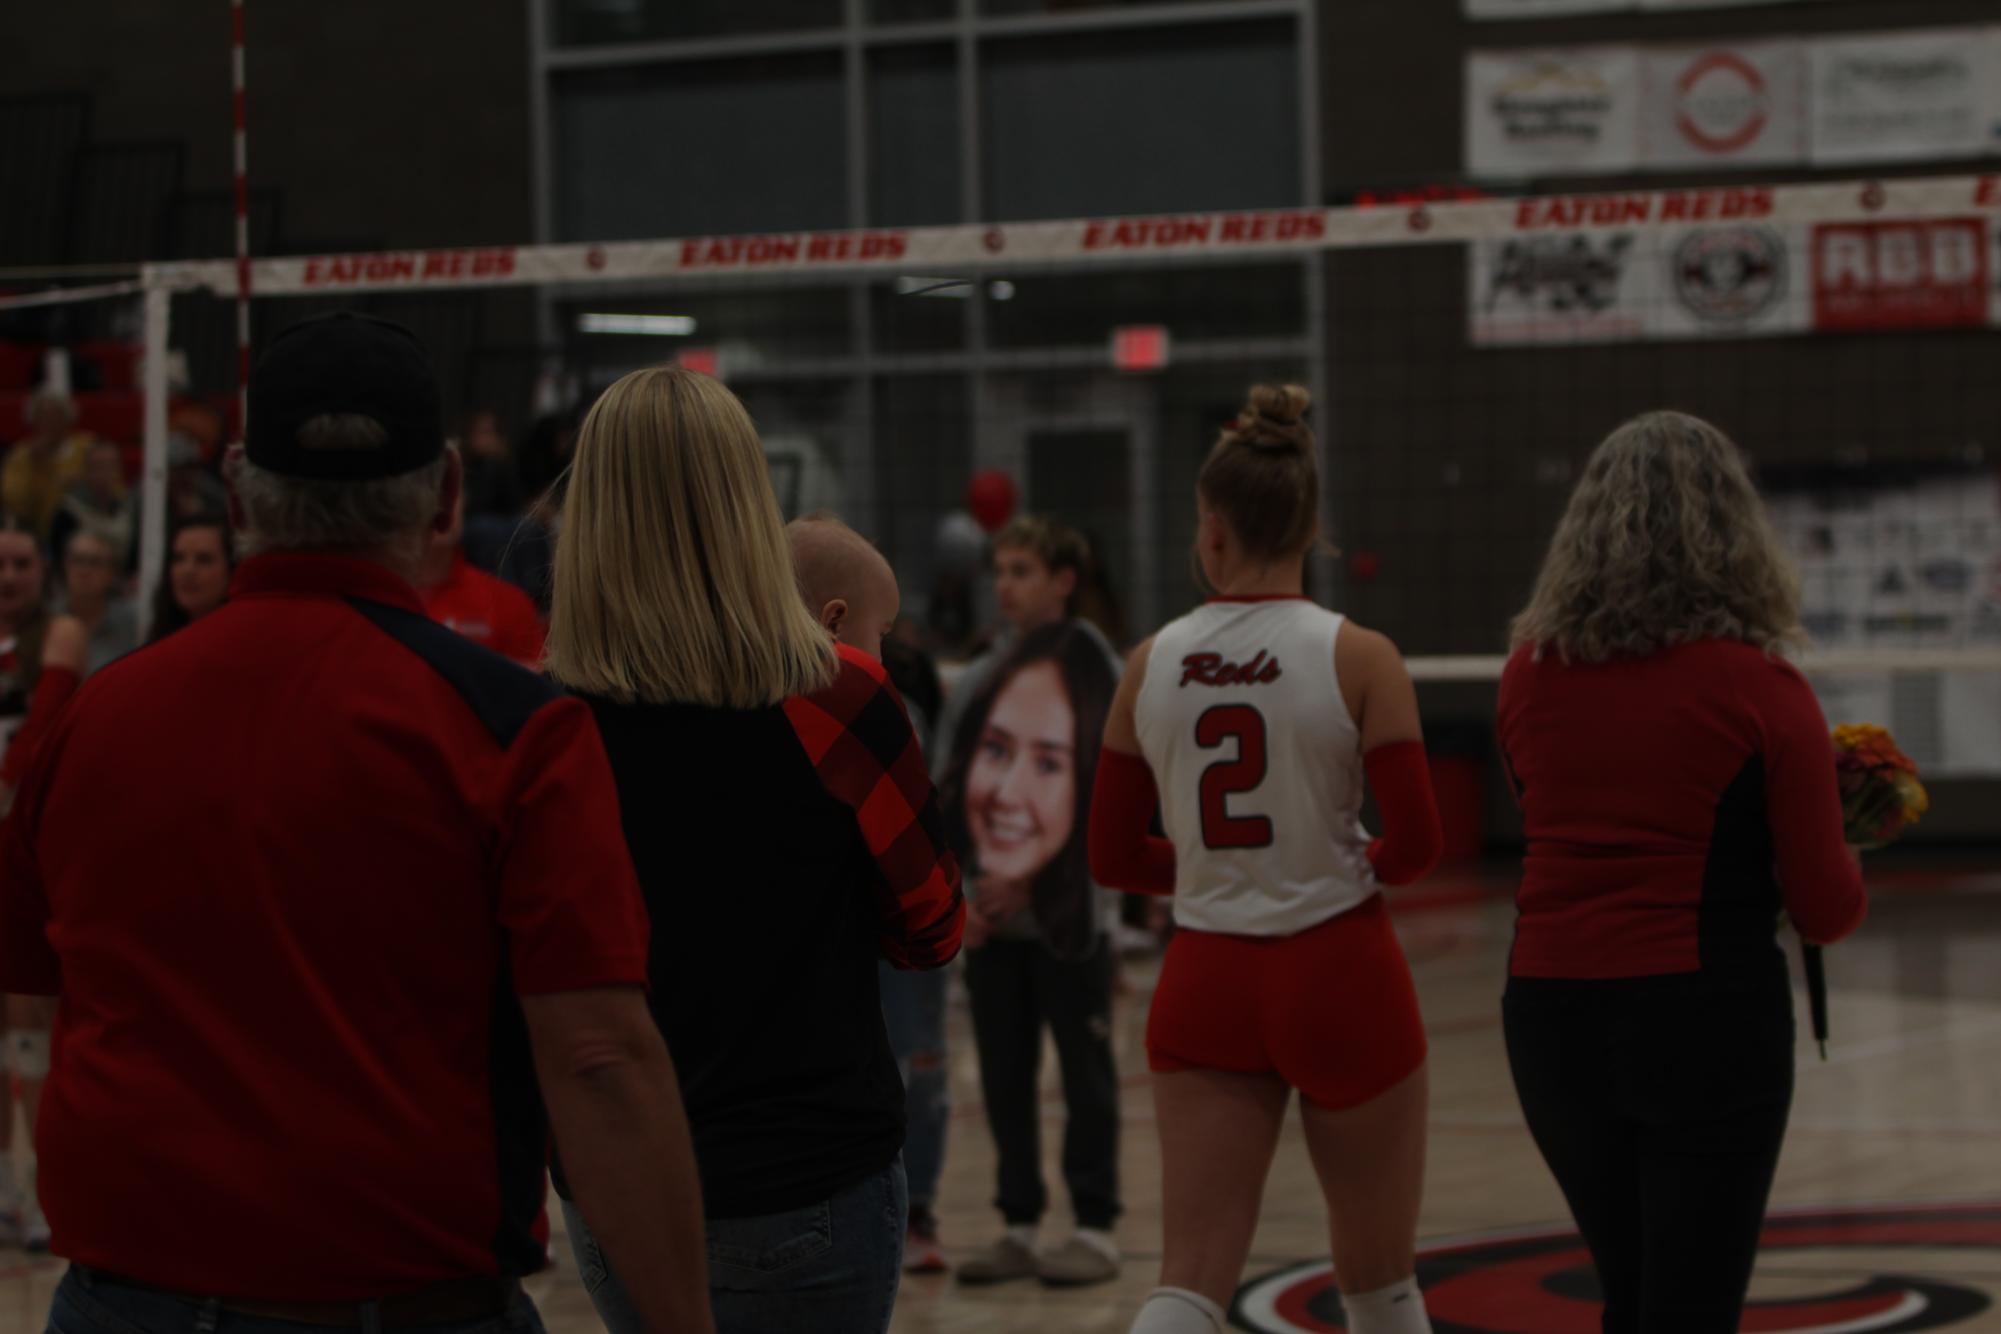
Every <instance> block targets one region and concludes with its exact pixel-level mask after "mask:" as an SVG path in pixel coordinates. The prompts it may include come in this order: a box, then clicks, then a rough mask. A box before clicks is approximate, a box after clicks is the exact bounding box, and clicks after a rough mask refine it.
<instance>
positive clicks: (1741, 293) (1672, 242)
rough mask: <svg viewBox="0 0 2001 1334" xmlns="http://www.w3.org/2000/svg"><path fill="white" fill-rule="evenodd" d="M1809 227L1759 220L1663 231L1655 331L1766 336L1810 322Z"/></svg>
mask: <svg viewBox="0 0 2001 1334" xmlns="http://www.w3.org/2000/svg"><path fill="white" fill-rule="evenodd" d="M1805 235H1806V229H1805V228H1803V227H1773V226H1769V225H1765V224H1761V223H1754V224H1750V225H1746V226H1738V227H1689V228H1685V229H1683V230H1681V231H1679V232H1668V233H1665V234H1664V236H1663V242H1664V244H1663V245H1662V246H1661V248H1660V252H1659V262H1660V263H1661V265H1662V266H1663V270H1664V271H1663V273H1662V276H1661V283H1660V288H1661V300H1660V302H1659V305H1658V306H1657V308H1656V309H1655V310H1654V312H1653V319H1652V321H1651V323H1650V325H1649V327H1648V332H1649V334H1650V335H1651V336H1652V337H1655V338H1764V337H1774V336H1777V335H1781V334H1792V333H1801V332H1804V331H1805V330H1806V329H1807V327H1808V325H1809V323H1810V316H1809V311H1810V309H1811V302H1810V301H1809V300H1808V292H1807V288H1808V284H1807V281H1806V275H1805V274H1803V273H1801V272H1799V271H1798V270H1799V264H1798V262H1797V258H1796V257H1797V256H1800V255H1804V254H1805V253H1806V246H1805V243H1804V242H1805Z"/></svg>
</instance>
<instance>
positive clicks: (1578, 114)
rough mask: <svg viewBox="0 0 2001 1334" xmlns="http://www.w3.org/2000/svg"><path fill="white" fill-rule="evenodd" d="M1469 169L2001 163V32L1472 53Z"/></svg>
mask: <svg viewBox="0 0 2001 1334" xmlns="http://www.w3.org/2000/svg"><path fill="white" fill-rule="evenodd" d="M1465 109H1466V132H1465V159H1466V167H1467V170H1468V172H1469V174H1470V175H1472V176H1473V177H1474V178H1476V179H1486V180H1495V181H1510V180H1532V179H1535V178H1537V177H1540V176H1550V175H1593V174H1596V175H1614V174H1621V173H1626V172H1631V171H1685V170H1688V169H1690V168H1708V167H1747V168H1748V167H1773V166H1796V165H1805V164H1808V163H1812V164H1813V165H1817V166H1837V165H1849V164H1860V163H1874V162H1911V161H1923V160H1927V159H1954V158H1968V157H1982V156H1996V155H2001V28H1996V27H1979V28H1974V27H1968V28H1935V29H1923V30H1919V31H1913V32H1901V33H1863V34H1853V35H1846V36H1840V37H1828V38H1814V39H1811V40H1807V39H1802V38H1798V37H1780V38H1772V39H1766V40H1759V41H1742V42H1710V43H1698V44H1675V45H1662V46H1645V47H1642V46H1631V47H1622V46H1582V47H1541V48H1531V49H1523V50H1516V51H1475V52H1471V53H1469V54H1468V55H1467V57H1466V65H1465Z"/></svg>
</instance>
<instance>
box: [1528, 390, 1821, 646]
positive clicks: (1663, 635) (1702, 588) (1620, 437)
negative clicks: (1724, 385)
mask: <svg viewBox="0 0 2001 1334" xmlns="http://www.w3.org/2000/svg"><path fill="white" fill-rule="evenodd" d="M1799 607H1800V589H1799V576H1798V575H1797V574H1796V573H1795V572H1794V570H1793V566H1792V562H1791V561H1790V560H1789V559H1788V558H1787V557H1786V553H1785V550H1784V549H1783V548H1782V547H1781V546H1780V544H1779V539H1778V535H1777V534H1776V533H1775V532H1774V531H1773V529H1772V523H1771V520H1770V518H1769V517H1768V516H1767V515H1766V513H1765V506H1764V502H1763V501H1761V500H1760V499H1759V498H1758V491H1757V488H1756V487H1755V486H1753V485H1752V482H1751V475H1750V473H1749V472H1748V471H1747V470H1746V469H1745V467H1744V460H1743V458H1742V457H1741V456H1740V455H1739V453H1738V451H1737V446H1736V445H1734V444H1732V443H1731V441H1730V438H1729V437H1728V436H1726V435H1724V434H1723V432H1721V431H1719V430H1717V429H1716V428H1715V427H1714V426H1712V425H1710V424H1709V423H1708V422H1706V421H1703V420H1702V419H1701V418H1699V417H1691V416H1688V415H1687V414H1685V413H1680V412H1649V413H1647V414H1645V415H1643V416H1639V417H1635V418H1633V420H1631V421H1629V422H1627V423H1626V424H1625V425H1624V426H1621V427H1620V428H1619V429H1618V430H1616V431H1614V432H1612V434H1611V435H1609V436H1607V437H1606V438H1605V441H1604V443H1603V444H1601V445H1599V446H1598V448H1597V450H1596V451H1594V452H1593V453H1592V455H1591V459H1590V461H1589V462H1588V463H1586V464H1585V465H1584V476H1583V478H1582V479H1581V480H1580V481H1579V482H1578V484H1577V489H1576V491H1574V492H1572V493H1571V497H1570V506H1569V508H1568V509H1566V510H1565V511H1564V514H1563V519H1562V521H1561V522H1560V523H1558V524H1557V528H1556V537H1555V538H1554V539H1553V540H1552V541H1551V542H1550V546H1549V555H1548V556H1547V557H1546V558H1545V559H1544V561H1543V565H1542V573H1541V575H1540V576H1539V577H1538V578H1537V580H1536V586H1535V594H1534V596H1533V597H1532V598H1530V600H1529V605H1528V606H1527V607H1526V608H1524V609H1523V611H1522V614H1521V615H1519V616H1517V617H1516V618H1515V623H1514V630H1513V637H1512V642H1513V645H1514V647H1517V648H1519V647H1520V646H1522V645H1523V644H1531V645H1534V646H1535V651H1536V652H1537V654H1538V655H1540V654H1541V653H1543V652H1544V651H1545V650H1548V649H1555V650H1556V652H1557V653H1558V655H1560V656H1561V657H1563V658H1564V659H1566V660H1574V661H1583V662H1605V661H1608V660H1610V659H1613V658H1640V657H1645V656H1647V655H1648V654H1652V653H1657V652H1659V651H1661V650H1662V649H1666V648H1672V647H1674V646H1675V645H1677V644H1686V643H1689V642H1691V641H1693V640H1698V639H1736V640H1742V641H1743V642H1745V643H1747V644H1754V645H1756V646H1757V647H1759V648H1761V649H1764V650H1766V651H1767V652H1771V651H1774V650H1777V649H1779V648H1782V647H1785V646H1788V645H1791V644H1796V643H1798V642H1799V641H1800V640H1801V639H1802V638H1803V637H1804V636H1803V635H1802V633H1801V630H1800V620H1799Z"/></svg>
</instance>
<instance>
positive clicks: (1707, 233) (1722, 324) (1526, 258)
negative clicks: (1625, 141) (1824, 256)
mask: <svg viewBox="0 0 2001 1334" xmlns="http://www.w3.org/2000/svg"><path fill="white" fill-rule="evenodd" d="M1802 236H1803V229H1801V228H1798V227H1791V226H1775V225H1772V224H1769V223H1760V222H1752V223H1742V224H1733V225H1726V226H1713V227H1676V228H1661V229H1657V230H1652V231H1644V232H1640V231H1635V232H1611V233H1601V234H1599V235H1596V236H1592V235H1587V234H1581V233H1573V234H1570V235H1567V236H1565V235H1556V236H1534V237H1522V238H1518V239H1513V240H1508V241H1498V242H1490V243H1487V244H1484V245H1480V246H1476V247H1475V248H1474V259H1473V262H1472V263H1471V264H1470V265H1469V266H1468V269H1469V275H1470V291H1469V293H1468V305H1469V310H1470V312H1471V318H1470V320H1469V330H1468V332H1469V335H1470V337H1471V339H1472V341H1473V342H1474V343H1475V344H1476V345H1482V346H1489V347H1493V346H1515V345H1523V344H1535V343H1579V342H1641V341H1648V340H1653V339H1692V338H1761V337H1772V336H1777V335H1781V334H1791V333H1800V332H1803V331H1804V330H1805V329H1806V328H1807V327H1808V323H1809V317H1808V309H1809V306H1808V299H1807V296H1808V284H1807V282H1806V279H1805V275H1804V274H1802V273H1800V272H1798V271H1797V264H1796V262H1795V258H1794V257H1795V256H1796V255H1798V254H1802V253H1804V245H1803V244H1802Z"/></svg>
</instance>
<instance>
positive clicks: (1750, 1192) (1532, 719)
mask: <svg viewBox="0 0 2001 1334" xmlns="http://www.w3.org/2000/svg"><path fill="white" fill-rule="evenodd" d="M1798 635H1799V584H1798V579H1797V576H1795V575H1794V573H1793V571H1792V569H1791V568H1790V566H1789V565H1788V564H1787V561H1786V557H1785V553H1784V552H1782V551H1781V550H1780V549H1779V544H1778V539H1777V537H1776V535H1774V533H1773V532H1772V528H1771V525H1770V523H1768V522H1767V521H1766V518H1765V511H1764V506H1763V504H1762V503H1761V502H1760V501H1759V499H1758V493H1757V491H1756V490H1754V489H1753V488H1752V485H1751V479H1750V477H1749V475H1748V474H1747V473H1746V472H1745V470H1744V464H1743V461H1742V460H1741V459H1740V458H1739V457H1738V455H1737V448H1736V446H1735V445H1733V444H1731V443H1730V441H1729V440H1728V439H1727V438H1725V436H1724V435H1723V433H1722V432H1721V431H1719V430H1717V429H1716V428H1715V427H1714V426H1711V425H1710V424H1709V423H1708V422H1705V421H1701V420H1698V419H1697V418H1694V417H1690V416H1686V415H1684V414H1682V413H1679V412H1654V413H1649V414H1647V415H1646V416H1644V417H1639V418H1635V419H1634V420H1633V421H1630V422H1628V423H1626V424H1625V425H1624V426H1622V427H1620V428H1619V429H1618V430H1616V431H1614V432H1613V433H1612V434H1611V436H1610V437H1609V438H1607V439H1606V441H1605V442H1604V443H1603V444H1602V445H1600V446H1599V447H1598V449H1597V451H1596V452H1595V453H1594V454H1592V456H1591V461H1590V462H1589V463H1587V464H1586V465H1585V468H1584V476H1583V479H1582V480H1581V481H1579V482H1578V484H1577V490H1576V492H1575V493H1574V494H1573V495H1572V496H1571V498H1570V507H1569V508H1568V509H1567V510H1566V511H1565V512H1564V515H1563V520H1562V522H1561V523H1559V524H1558V525H1557V529H1556V537H1555V539H1554V540H1553V541H1552V542H1551V543H1550V548H1549V556H1548V558H1547V559H1546V560H1545V561H1544V563H1543V567H1542V574H1541V576H1540V577H1539V578H1538V579H1537V581H1536V588H1535V595H1534V596H1533V598H1531V600H1530V602H1529V605H1528V607H1527V609H1525V610H1524V611H1523V612H1522V614H1521V615H1520V616H1519V617H1517V618H1516V620H1515V627H1514V643H1515V652H1514V656H1513V657H1511V658H1510V659H1509V660H1508V666H1507V670H1506V671H1505V672H1504V673H1503V674H1502V676H1501V698H1500V732H1501V748H1502V751H1503V754H1504V756H1505V758H1506V760H1507V763H1508V773H1509V777H1510V779H1511V780H1512V781H1513V783H1514V785H1515V791H1516V794H1517V796H1518V797H1519V799H1520V801H1521V807H1522V823H1523V827H1524V830H1525V832H1526V833H1527V835H1528V857H1527V860H1526V862H1525V864H1524V866H1523V868H1522V883H1521V890H1520V892H1519V893H1518V894H1517V896H1516V900H1515V901H1516V904H1517V905H1518V907H1519V908H1520V912H1521V917H1520V920H1519V922H1518V923H1517V925H1516V930H1515V943H1514V950H1513V956H1512V959H1511V960H1510V967H1509V973H1510V976H1509V979H1508V990H1507V995H1506V997H1505V999H1504V1000H1503V1002H1502V1012H1503V1015H1504V1018H1505V1027H1506V1032H1507V1040H1508V1061H1509V1064H1510V1065H1511V1066H1512V1067H1513V1070H1514V1076H1515V1089H1516V1091H1517V1092H1518V1093H1519V1094H1520V1095H1521V1100H1522V1110H1523V1112H1524V1113H1526V1115H1527V1117H1528V1123H1529V1131H1530V1133H1532V1134H1533V1135H1534V1136H1535V1141H1536V1146H1537V1147H1538V1148H1539V1149H1541V1150H1542V1155H1543V1157H1544V1159H1545V1160H1547V1161H1548V1163H1549V1166H1550V1170H1551V1171H1552V1172H1553V1173H1555V1175H1556V1180H1557V1184H1558V1185H1560V1186H1562V1187H1563V1193H1564V1196H1565V1197H1566V1198H1567V1199H1568V1200H1569V1201H1570V1209H1571V1212H1572V1213H1573V1214H1575V1215H1576V1217H1577V1226H1578V1228H1579V1230H1580V1231H1582V1232H1583V1234H1584V1240H1585V1241H1586V1243H1588V1244H1589V1246H1590V1248H1591V1258H1592V1261H1593V1262H1594V1263H1595V1264H1596V1266H1597V1268H1598V1276H1599V1279H1600V1281H1601V1285H1602V1286H1603V1288H1604V1292H1605V1318H1604V1328H1605V1330H1606V1334H1624V1332H1626V1331H1640V1330H1666V1329H1671V1330H1674V1331H1676V1334H1734V1331H1735V1330H1736V1329H1737V1326H1738V1319H1739V1317H1740V1315H1741V1314H1742V1311H1743V1306H1744V1295H1745V1291H1746V1289H1747V1288H1748V1287H1749V1285H1750V1281H1751V1265H1752V1261H1753V1260H1754V1259H1755V1258H1756V1255H1757V1251H1758V1234H1759V1232H1760V1231H1761V1230H1762V1229H1763V1226H1764V1219H1765V1197H1766V1195H1767V1193H1768V1192H1769V1191H1770V1189H1771V1185H1772V1172H1773V1169H1774V1168H1775V1167H1776V1166H1777V1165H1778V1159H1779V1145H1780V1143H1781V1141H1782V1140H1783V1139H1784V1138H1785V1131H1786V1114H1787V1111H1788V1109H1789V1108H1790V1107H1791V1105H1792V1092H1793V1014H1792V989H1791V987H1790V985H1789V984H1788V980H1787V977H1786V963H1785V956H1784V955H1783V954H1782V953H1781V952H1780V950H1779V947H1778V944H1777V941H1776V938H1775V932H1774V929H1773V928H1774V924H1775V923H1776V922H1777V921H1778V920H1779V914H1780V911H1781V909H1782V908H1783V910H1784V911H1785V912H1787V913H1789V914H1791V916H1792V919H1793V922H1794V923H1795V924H1796V925H1797V926H1798V928H1799V930H1800V932H1801V934H1802V935H1804V936H1806V937H1807V938H1808V939H1809V940H1816V941H1831V940H1836V939H1838V938H1840V937H1841V936H1844V935H1846V934H1847V933H1848V932H1850V931H1852V930H1854V928H1855V926H1856V925H1857V924H1858V923H1859V922H1860V921H1861V920H1862V914H1863V911H1864V899H1863V893H1862V882H1861V877H1860V875H1859V874H1858V872H1857V870H1856V865H1855V862H1854V860H1853V859H1852V858H1850V857H1849V856H1848V855H1846V852H1845V850H1844V848H1843V846H1842V828H1841V794H1840V790H1839V788H1838V787H1837V785H1836V781H1835V771H1834V748H1833V746H1832V744H1831V743H1830V741H1829V739H1828V732H1827V723H1826V721H1825V719H1823V718H1822V716H1821V712H1820V705H1819V703H1818V702H1817V701H1816V700H1815V699H1814V695H1813V690H1812V688H1811V687H1809V686H1808V685H1807V682H1806V678H1805V677H1803V676H1801V675H1800V674H1799V672H1798V671H1797V670H1795V669H1794V668H1793V667H1792V666H1791V665H1789V664H1788V663H1786V662H1785V661H1783V660H1782V659H1780V658H1779V657H1777V656H1776V655H1775V650H1776V649H1777V648H1778V647H1780V646H1781V645H1783V644H1784V643H1786V642H1787V641H1788V640H1789V639H1793V638H1796V637H1797V636H1798Z"/></svg>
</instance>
